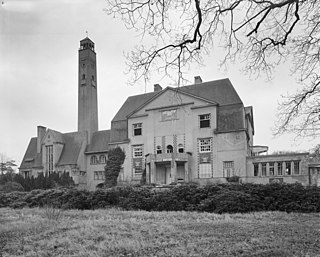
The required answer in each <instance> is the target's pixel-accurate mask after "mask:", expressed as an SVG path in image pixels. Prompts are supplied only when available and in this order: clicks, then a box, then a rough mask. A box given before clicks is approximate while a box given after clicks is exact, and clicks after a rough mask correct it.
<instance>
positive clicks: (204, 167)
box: [199, 163, 212, 178]
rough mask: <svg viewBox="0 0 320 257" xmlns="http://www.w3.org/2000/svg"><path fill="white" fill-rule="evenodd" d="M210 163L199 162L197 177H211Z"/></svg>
mask: <svg viewBox="0 0 320 257" xmlns="http://www.w3.org/2000/svg"><path fill="white" fill-rule="evenodd" d="M211 167H212V165H211V163H200V164H199V178H212V168H211Z"/></svg>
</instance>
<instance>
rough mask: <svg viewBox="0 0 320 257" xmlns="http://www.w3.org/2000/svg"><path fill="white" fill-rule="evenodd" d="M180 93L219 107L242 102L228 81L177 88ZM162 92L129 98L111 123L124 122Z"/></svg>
mask: <svg viewBox="0 0 320 257" xmlns="http://www.w3.org/2000/svg"><path fill="white" fill-rule="evenodd" d="M178 90H181V92H184V93H187V94H190V95H194V96H197V97H201V98H203V99H206V100H208V101H210V102H215V103H218V104H219V105H220V106H223V105H230V104H242V101H241V99H240V97H239V95H238V94H237V92H236V90H235V89H234V87H233V86H232V84H231V82H230V80H229V79H220V80H214V81H209V82H204V83H200V84H194V85H190V86H184V87H180V88H178ZM161 92H163V91H157V92H151V93H147V94H141V95H135V96H130V97H128V98H127V100H126V101H125V102H124V104H123V105H122V107H121V108H120V110H119V111H118V113H117V114H116V115H115V117H114V118H113V120H112V121H120V120H125V119H126V118H127V115H129V114H130V113H132V112H134V111H135V110H136V109H138V108H139V107H141V106H142V105H143V104H145V103H146V102H148V101H150V100H151V99H152V98H153V97H156V96H157V94H159V95H160V94H161Z"/></svg>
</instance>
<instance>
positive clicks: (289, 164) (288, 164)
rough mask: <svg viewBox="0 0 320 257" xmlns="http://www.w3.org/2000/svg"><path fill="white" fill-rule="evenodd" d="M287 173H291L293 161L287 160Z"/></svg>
mask: <svg viewBox="0 0 320 257" xmlns="http://www.w3.org/2000/svg"><path fill="white" fill-rule="evenodd" d="M286 175H291V162H286Z"/></svg>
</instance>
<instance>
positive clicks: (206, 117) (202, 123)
mask: <svg viewBox="0 0 320 257" xmlns="http://www.w3.org/2000/svg"><path fill="white" fill-rule="evenodd" d="M199 128H211V113H206V114H200V115H199Z"/></svg>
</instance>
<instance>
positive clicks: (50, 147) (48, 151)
mask: <svg viewBox="0 0 320 257" xmlns="http://www.w3.org/2000/svg"><path fill="white" fill-rule="evenodd" d="M46 164H47V171H48V172H52V171H53V145H48V146H46Z"/></svg>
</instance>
